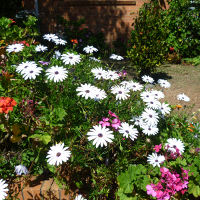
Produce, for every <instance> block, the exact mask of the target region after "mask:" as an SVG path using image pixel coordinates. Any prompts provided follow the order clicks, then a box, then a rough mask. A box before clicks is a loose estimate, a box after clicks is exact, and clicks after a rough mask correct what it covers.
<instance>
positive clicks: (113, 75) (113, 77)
mask: <svg viewBox="0 0 200 200" xmlns="http://www.w3.org/2000/svg"><path fill="white" fill-rule="evenodd" d="M103 78H104V79H106V80H112V81H114V80H117V79H119V78H120V76H119V75H118V73H117V72H116V71H111V70H108V71H106V73H105V74H103Z"/></svg>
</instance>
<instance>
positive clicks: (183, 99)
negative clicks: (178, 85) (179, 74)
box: [177, 93, 190, 102]
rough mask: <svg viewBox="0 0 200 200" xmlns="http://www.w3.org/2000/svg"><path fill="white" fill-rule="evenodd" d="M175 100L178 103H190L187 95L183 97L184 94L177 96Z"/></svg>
mask: <svg viewBox="0 0 200 200" xmlns="http://www.w3.org/2000/svg"><path fill="white" fill-rule="evenodd" d="M177 99H178V100H179V101H186V102H188V101H190V98H189V97H188V96H187V95H185V94H184V93H182V94H178V95H177Z"/></svg>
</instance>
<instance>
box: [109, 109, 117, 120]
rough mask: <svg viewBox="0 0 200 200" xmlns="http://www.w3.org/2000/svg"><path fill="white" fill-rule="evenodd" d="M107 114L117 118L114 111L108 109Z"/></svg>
mask: <svg viewBox="0 0 200 200" xmlns="http://www.w3.org/2000/svg"><path fill="white" fill-rule="evenodd" d="M108 114H109V115H110V116H111V117H116V118H118V116H117V115H116V114H115V113H113V112H111V111H110V110H109V111H108Z"/></svg>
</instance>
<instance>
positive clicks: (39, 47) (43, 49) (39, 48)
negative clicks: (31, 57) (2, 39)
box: [35, 44, 48, 52]
mask: <svg viewBox="0 0 200 200" xmlns="http://www.w3.org/2000/svg"><path fill="white" fill-rule="evenodd" d="M47 49H48V48H47V47H46V46H44V45H41V44H39V45H37V46H36V47H35V50H36V51H37V52H40V51H42V52H44V51H46V50H47Z"/></svg>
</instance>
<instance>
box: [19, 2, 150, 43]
mask: <svg viewBox="0 0 200 200" xmlns="http://www.w3.org/2000/svg"><path fill="white" fill-rule="evenodd" d="M23 1H24V8H25V9H26V8H28V9H30V7H31V6H32V9H34V6H33V5H34V3H33V2H34V1H35V0H23ZM145 1H147V0H79V1H77V0H38V5H39V16H40V20H41V31H42V32H45V33H47V32H53V33H56V32H57V31H58V30H59V27H58V25H57V23H56V16H57V15H59V16H62V17H64V18H65V19H67V20H77V19H80V18H84V19H85V23H86V26H87V27H88V28H89V29H90V30H91V31H93V32H103V33H104V35H105V38H106V41H107V42H112V41H114V40H116V39H122V40H125V41H126V40H127V38H129V36H130V32H131V29H132V28H133V27H132V23H133V18H135V17H136V16H137V13H138V11H139V8H140V7H141V6H142V4H143V3H144V2H145ZM30 5H31V6H30ZM132 12H134V13H133V14H131V13H132Z"/></svg>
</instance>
